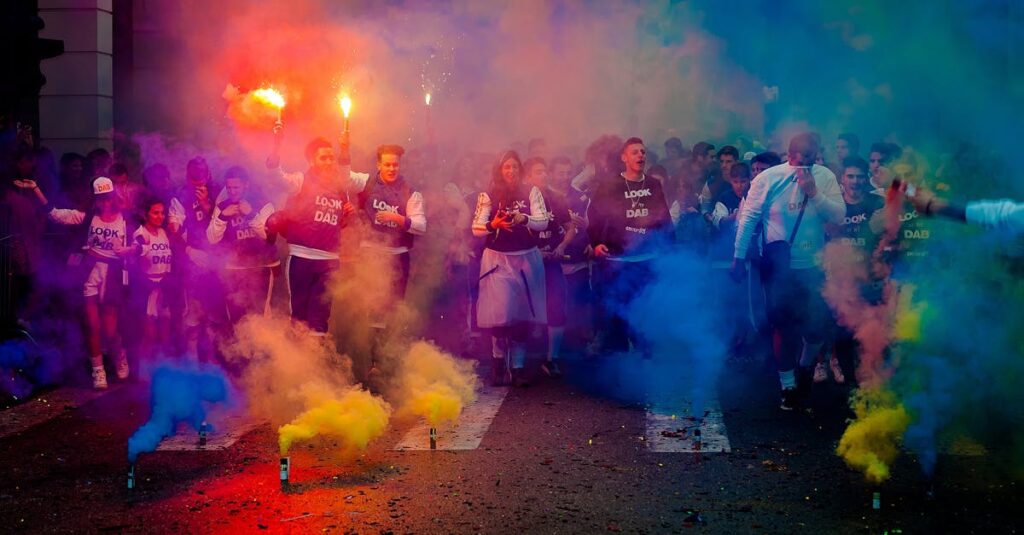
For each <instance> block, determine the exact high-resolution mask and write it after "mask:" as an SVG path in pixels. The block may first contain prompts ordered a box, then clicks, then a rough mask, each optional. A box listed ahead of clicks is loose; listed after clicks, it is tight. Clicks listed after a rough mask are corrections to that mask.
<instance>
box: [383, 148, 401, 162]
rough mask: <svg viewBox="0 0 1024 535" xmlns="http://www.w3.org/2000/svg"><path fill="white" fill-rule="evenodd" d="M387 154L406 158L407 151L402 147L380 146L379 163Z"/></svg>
mask: <svg viewBox="0 0 1024 535" xmlns="http://www.w3.org/2000/svg"><path fill="white" fill-rule="evenodd" d="M385 154H394V155H395V156H398V157H399V158H401V157H402V156H405V149H403V148H402V146H401V145H380V146H379V147H377V161H378V162H379V161H380V159H381V158H382V157H384V155H385Z"/></svg>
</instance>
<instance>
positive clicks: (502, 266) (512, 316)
mask: <svg viewBox="0 0 1024 535" xmlns="http://www.w3.org/2000/svg"><path fill="white" fill-rule="evenodd" d="M522 167H523V166H522V161H521V160H520V159H519V155H518V154H517V153H516V152H515V151H507V152H505V153H504V154H502V155H501V158H499V159H498V163H497V165H495V167H494V170H493V173H492V176H491V185H490V188H489V189H488V191H487V192H481V193H480V194H479V196H478V197H477V203H476V211H475V212H474V216H473V234H474V235H476V236H482V237H486V246H485V248H484V252H483V257H482V258H481V261H480V296H479V300H478V305H477V324H478V325H479V326H480V328H483V329H490V330H491V338H492V340H491V342H492V350H491V356H492V357H493V359H492V366H491V382H492V383H493V384H494V385H503V384H508V383H509V382H511V383H512V384H513V385H514V386H526V385H527V382H526V378H525V375H524V371H523V368H524V366H525V365H526V341H527V338H528V337H529V330H530V329H529V325H530V324H531V323H533V324H544V323H547V300H546V296H545V285H544V262H543V260H542V259H541V255H540V251H539V250H538V249H537V243H536V238H535V237H534V233H535V232H540V231H542V230H544V229H545V228H547V225H548V211H547V207H546V206H545V204H544V196H543V195H542V194H541V191H540V189H539V188H537V187H536V186H527V185H526V184H524V183H523V180H522Z"/></svg>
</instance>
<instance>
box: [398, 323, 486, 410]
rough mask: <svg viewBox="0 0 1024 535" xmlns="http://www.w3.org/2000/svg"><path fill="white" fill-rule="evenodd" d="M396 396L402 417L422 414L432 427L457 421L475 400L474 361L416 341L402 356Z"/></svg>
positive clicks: (475, 379)
mask: <svg viewBox="0 0 1024 535" xmlns="http://www.w3.org/2000/svg"><path fill="white" fill-rule="evenodd" d="M394 386H395V391H394V393H393V394H394V397H395V399H397V400H398V401H397V403H398V404H399V409H398V411H397V415H398V416H400V417H415V416H421V417H423V418H425V419H426V420H427V422H429V423H430V425H431V426H435V427H436V426H438V425H440V424H442V423H445V422H448V423H451V422H454V421H455V420H457V419H458V417H459V415H460V414H461V413H462V409H463V408H464V407H465V406H466V405H467V404H469V403H472V402H473V401H474V400H475V399H476V386H477V376H476V373H474V372H473V363H472V362H469V361H464V360H457V359H455V357H453V356H451V355H449V354H447V353H445V352H443V351H441V350H440V349H438V348H437V346H435V345H433V344H430V343H427V342H415V343H413V344H412V346H411V347H410V348H409V352H408V353H407V354H406V355H405V357H404V358H403V359H402V361H401V363H400V365H399V369H398V375H397V376H396V381H395V383H394Z"/></svg>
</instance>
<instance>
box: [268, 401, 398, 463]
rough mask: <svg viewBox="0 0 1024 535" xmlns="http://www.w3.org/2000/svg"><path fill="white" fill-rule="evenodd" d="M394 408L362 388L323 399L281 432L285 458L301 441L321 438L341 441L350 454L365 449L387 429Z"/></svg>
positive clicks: (280, 443)
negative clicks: (328, 437) (333, 438)
mask: <svg viewBox="0 0 1024 535" xmlns="http://www.w3.org/2000/svg"><path fill="white" fill-rule="evenodd" d="M390 416H391V406H390V405H388V404H387V402H385V401H384V400H382V399H380V398H378V397H376V396H374V395H372V394H370V393H369V392H367V391H365V390H361V389H356V388H352V389H350V390H349V391H347V392H345V393H344V394H343V395H342V396H341V397H338V398H330V399H326V400H323V401H322V402H321V403H319V404H317V405H316V406H314V407H312V408H310V409H309V410H307V411H306V412H303V413H302V414H300V415H299V416H298V417H297V418H295V420H293V421H292V422H291V423H289V424H285V425H282V426H281V427H280V428H279V429H278V430H277V434H278V439H277V440H278V445H279V446H280V447H281V455H286V454H287V453H288V450H289V449H290V448H291V447H292V444H294V443H295V441H297V440H309V439H311V438H313V437H315V436H318V435H329V436H332V437H337V438H339V439H341V442H342V447H343V448H344V449H345V450H346V451H355V450H362V449H365V448H366V446H367V445H368V444H369V443H370V441H372V440H373V439H375V438H377V437H379V436H380V435H381V434H383V433H384V430H385V429H387V426H388V419H389V418H390Z"/></svg>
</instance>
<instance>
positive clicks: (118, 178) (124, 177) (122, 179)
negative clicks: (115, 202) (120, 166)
mask: <svg viewBox="0 0 1024 535" xmlns="http://www.w3.org/2000/svg"><path fill="white" fill-rule="evenodd" d="M110 180H112V181H113V182H114V184H118V185H120V184H127V183H128V173H121V174H119V175H114V176H112V177H110Z"/></svg>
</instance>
